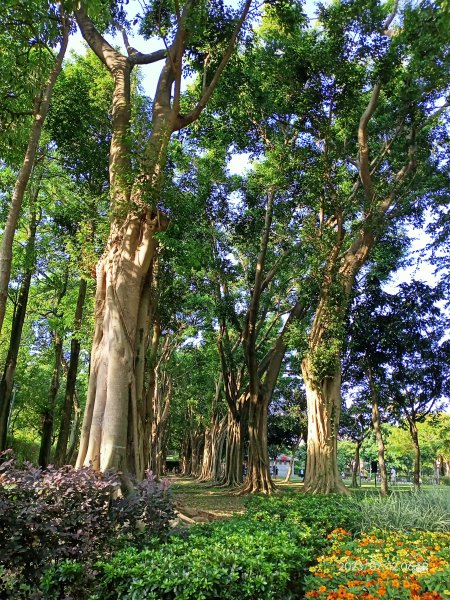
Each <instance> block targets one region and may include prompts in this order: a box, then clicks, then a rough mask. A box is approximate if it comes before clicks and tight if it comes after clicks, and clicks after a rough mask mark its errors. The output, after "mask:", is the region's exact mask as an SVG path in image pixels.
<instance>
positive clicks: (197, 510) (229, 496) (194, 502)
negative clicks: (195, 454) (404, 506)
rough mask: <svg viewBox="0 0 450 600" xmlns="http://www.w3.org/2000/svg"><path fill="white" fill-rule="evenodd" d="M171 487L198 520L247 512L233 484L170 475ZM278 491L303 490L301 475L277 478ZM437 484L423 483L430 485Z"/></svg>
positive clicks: (374, 490) (403, 488) (367, 489)
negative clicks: (204, 481) (219, 483)
mask: <svg viewBox="0 0 450 600" xmlns="http://www.w3.org/2000/svg"><path fill="white" fill-rule="evenodd" d="M167 478H168V480H169V481H170V487H171V490H172V492H173V496H174V500H175V506H176V508H177V510H178V511H179V512H181V513H183V515H185V516H186V517H187V518H188V519H192V520H193V521H195V522H206V521H214V520H216V519H224V518H227V517H231V516H233V515H234V514H239V513H243V512H244V507H245V500H246V496H239V495H238V494H236V492H235V491H234V490H231V489H229V488H225V487H220V486H212V485H210V484H209V483H199V482H198V481H197V479H194V478H192V477H180V476H178V475H169V476H168V477H167ZM275 483H276V485H277V488H278V491H279V492H281V493H283V492H284V491H292V490H297V491H302V490H303V483H302V482H301V480H300V478H299V477H295V478H293V479H292V480H291V481H290V482H289V483H284V481H283V480H282V479H275ZM428 487H433V486H423V488H428ZM391 490H393V491H396V492H410V491H411V485H402V484H396V485H394V486H391ZM352 492H353V493H356V494H358V495H359V494H363V495H367V494H370V495H372V494H373V495H378V493H379V487H375V486H374V485H373V484H363V485H362V487H361V488H359V489H357V490H356V489H353V490H352Z"/></svg>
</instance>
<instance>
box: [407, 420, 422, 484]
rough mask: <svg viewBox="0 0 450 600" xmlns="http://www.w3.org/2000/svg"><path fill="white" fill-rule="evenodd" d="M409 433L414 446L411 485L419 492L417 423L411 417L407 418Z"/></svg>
mask: <svg viewBox="0 0 450 600" xmlns="http://www.w3.org/2000/svg"><path fill="white" fill-rule="evenodd" d="M408 424H409V432H410V434H411V440H412V443H413V446H414V472H413V483H414V489H415V490H417V491H419V490H420V445H419V432H418V430H417V423H416V421H415V420H414V418H413V417H408Z"/></svg>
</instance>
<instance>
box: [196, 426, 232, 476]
mask: <svg viewBox="0 0 450 600" xmlns="http://www.w3.org/2000/svg"><path fill="white" fill-rule="evenodd" d="M227 420H228V419H227V416H225V417H223V419H220V420H219V418H218V416H217V415H213V417H212V419H211V424H210V425H209V427H208V428H207V430H206V431H205V443H204V450H203V463H202V470H201V472H200V476H199V481H200V482H205V481H211V482H213V483H218V482H219V481H220V478H221V476H222V472H221V471H222V456H223V449H224V444H225V439H226V428H227Z"/></svg>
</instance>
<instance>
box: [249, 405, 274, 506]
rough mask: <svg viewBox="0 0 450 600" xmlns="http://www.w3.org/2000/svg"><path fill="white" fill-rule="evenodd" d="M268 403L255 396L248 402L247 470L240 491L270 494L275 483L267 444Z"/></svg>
mask: <svg viewBox="0 0 450 600" xmlns="http://www.w3.org/2000/svg"><path fill="white" fill-rule="evenodd" d="M267 415H268V404H267V402H266V401H265V400H264V399H260V398H259V397H258V398H257V400H256V402H250V403H249V417H248V436H249V452H248V471H247V477H246V479H245V482H244V485H243V486H242V489H241V493H243V494H253V493H263V494H271V493H272V492H273V491H275V485H274V483H273V481H272V478H271V476H270V459H269V448H268V445H267Z"/></svg>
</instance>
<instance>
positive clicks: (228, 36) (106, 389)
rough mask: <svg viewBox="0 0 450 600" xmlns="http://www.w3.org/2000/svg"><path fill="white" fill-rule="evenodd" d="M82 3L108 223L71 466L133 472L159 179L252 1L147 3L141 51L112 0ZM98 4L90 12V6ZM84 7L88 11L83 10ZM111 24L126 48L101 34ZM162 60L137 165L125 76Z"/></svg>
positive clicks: (142, 428)
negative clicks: (93, 59) (102, 128)
mask: <svg viewBox="0 0 450 600" xmlns="http://www.w3.org/2000/svg"><path fill="white" fill-rule="evenodd" d="M100 8H101V7H99V6H94V3H93V4H88V3H84V2H81V3H80V5H79V6H78V8H77V9H76V10H75V16H76V19H77V22H78V25H79V27H80V29H81V32H82V34H83V36H84V38H85V40H86V41H87V43H88V44H89V46H90V47H91V48H92V50H93V51H94V52H95V54H96V55H97V56H98V58H99V59H100V60H101V61H102V62H103V63H104V64H105V66H106V67H107V69H108V71H109V73H110V74H111V77H112V78H113V81H114V93H113V98H112V141H111V148H110V161H109V172H110V197H111V228H110V235H109V238H108V241H107V245H106V248H105V251H104V253H103V255H102V257H101V259H100V260H99V262H98V264H97V291H96V300H95V332H94V340H93V347H92V354H91V371H90V380H89V390H88V398H87V403H86V411H85V415H84V421H83V427H82V433H81V441H80V450H79V454H78V459H77V464H78V465H83V464H85V465H87V464H92V465H93V466H94V467H95V468H100V469H101V470H102V471H104V470H106V469H109V468H115V469H119V470H121V471H122V472H124V473H133V474H135V475H136V476H138V477H141V476H142V475H143V473H144V470H145V468H146V466H147V465H146V457H145V456H144V452H143V447H144V446H143V440H144V439H147V438H149V436H150V431H149V423H150V419H149V407H148V406H146V402H145V396H144V393H143V391H144V389H143V388H144V365H145V361H144V355H145V350H146V346H147V343H148V336H149V329H150V323H151V320H152V303H151V282H152V268H153V259H154V256H155V251H156V248H157V239H156V237H155V236H156V234H157V233H158V232H161V231H163V230H164V229H165V228H166V227H167V223H168V219H167V216H166V215H165V214H164V210H163V206H164V199H163V198H161V189H162V178H163V172H164V167H165V163H166V157H167V151H168V145H169V141H170V138H171V135H172V134H173V133H174V132H176V131H179V130H181V129H183V128H185V127H187V126H188V125H190V124H191V123H193V122H194V121H195V120H196V119H198V117H199V116H200V114H201V113H202V111H203V110H204V108H205V106H206V104H207V102H208V100H209V98H210V97H211V95H212V93H213V91H214V89H215V87H216V84H217V82H218V80H219V78H220V75H221V73H222V71H223V70H224V68H225V66H226V64H227V62H228V60H229V58H230V56H231V54H232V51H233V48H234V46H235V43H236V40H237V39H238V36H239V35H240V32H241V30H242V27H243V24H244V22H245V20H246V19H247V16H248V13H249V11H250V9H251V8H252V1H251V0H246V2H244V3H243V5H242V6H241V7H240V9H239V10H237V11H234V10H232V9H229V8H227V7H225V6H224V5H223V4H222V3H221V2H220V3H216V2H205V1H195V0H187V1H186V2H184V3H182V4H181V3H178V2H173V3H172V2H156V1H155V2H149V3H148V4H146V5H145V12H144V14H143V15H141V17H137V20H139V21H140V27H141V28H140V33H141V34H143V35H144V36H146V37H150V36H157V37H158V38H159V39H160V43H161V49H160V50H157V51H155V52H152V53H148V54H145V53H141V52H139V51H138V50H136V49H135V48H134V47H133V46H132V45H131V44H130V42H129V38H128V31H129V28H130V22H129V20H128V19H127V15H126V14H125V13H124V11H123V10H122V9H123V7H121V6H120V3H118V4H117V5H114V6H113V12H111V13H109V11H106V13H107V14H105V11H104V10H100ZM95 9H97V10H95ZM91 13H92V15H91ZM105 21H106V26H108V27H110V28H114V29H115V30H116V31H120V32H121V34H122V37H123V42H124V45H125V48H126V54H122V53H121V52H119V51H118V50H117V49H116V48H115V47H113V45H111V44H110V43H109V42H108V41H107V40H106V39H105V37H103V35H102V33H101V31H102V28H101V23H102V22H103V29H106V27H105ZM188 59H189V60H190V66H191V68H197V67H201V68H202V71H203V87H202V90H201V93H200V96H199V97H198V98H197V99H195V98H192V97H191V98H186V99H185V98H184V97H183V93H182V82H183V75H184V73H185V68H186V61H187V60H188ZM156 61H162V67H161V72H160V75H159V79H158V83H157V88H156V93H155V96H154V99H153V104H152V115H151V134H150V136H149V137H148V139H146V140H145V143H144V151H143V155H142V156H140V157H139V160H138V161H137V164H135V163H133V161H132V146H133V140H132V139H131V136H130V118H131V101H130V97H131V85H130V81H131V79H130V76H131V72H132V70H133V68H134V67H136V66H137V65H147V64H150V63H154V62H156Z"/></svg>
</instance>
